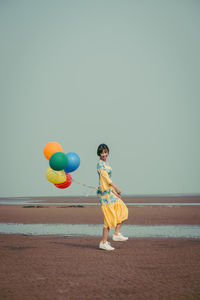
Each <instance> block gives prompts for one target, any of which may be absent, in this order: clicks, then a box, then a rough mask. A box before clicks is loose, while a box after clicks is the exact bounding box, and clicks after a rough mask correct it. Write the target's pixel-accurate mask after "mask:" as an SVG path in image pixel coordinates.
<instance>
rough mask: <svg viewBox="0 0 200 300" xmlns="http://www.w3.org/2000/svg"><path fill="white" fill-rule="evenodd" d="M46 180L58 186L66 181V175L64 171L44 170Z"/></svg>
mask: <svg viewBox="0 0 200 300" xmlns="http://www.w3.org/2000/svg"><path fill="white" fill-rule="evenodd" d="M46 178H47V180H48V181H50V182H52V183H55V184H59V183H63V182H65V181H66V174H65V171H64V170H62V171H54V170H53V169H51V168H48V169H47V170H46Z"/></svg>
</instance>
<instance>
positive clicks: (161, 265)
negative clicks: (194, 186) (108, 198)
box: [0, 198, 200, 300]
mask: <svg viewBox="0 0 200 300" xmlns="http://www.w3.org/2000/svg"><path fill="white" fill-rule="evenodd" d="M51 200H52V201H53V202H55V199H51ZM60 200H61V199H60V198H59V199H58V198H57V200H56V201H59V202H61V201H60ZM134 200H135V199H132V201H134ZM179 200H180V199H179ZM45 201H46V200H45ZM48 201H49V199H48ZM90 201H91V199H90ZM132 201H131V202H132ZM142 201H145V200H144V199H143V200H142ZM147 201H149V200H148V199H147ZM163 201H164V202H165V201H166V202H167V201H168V200H167V199H165V200H163ZM172 201H173V199H169V202H172ZM180 201H182V199H181V200H180ZM70 202H71V200H70ZM136 202H138V199H137V200H136ZM150 202H155V199H154V200H152V199H151V200H150ZM159 202H161V201H160V200H159ZM174 202H177V198H176V199H174ZM186 202H189V201H188V200H187V201H186ZM190 202H199V198H198V199H195V200H194V199H192V200H191V201H190ZM76 205H78V203H76ZM28 206H29V205H23V206H4V205H1V206H0V222H19V223H54V224H55V223H66V224H67V223H68V224H69V223H71V224H102V222H103V219H102V213H101V209H100V207H96V206H84V207H76V206H75V207H65V206H63V207H61V206H58V207H56V206H47V207H46V206H42V203H41V205H40V206H41V207H40V206H39V207H38V208H37V206H34V207H30V208H28ZM126 224H144V225H153V224H155V225H156V224H200V207H192V206H187V207H184V206H180V207H165V206H164V207H161V206H155V207H153V206H148V207H146V206H144V207H130V206H129V219H128V221H127V222H126ZM122 232H123V229H122ZM98 244H99V238H95V237H94V238H92V237H60V236H25V235H3V234H0V266H1V272H0V299H5V300H7V299H8V300H11V299H12V300H32V299H35V300H40V299H42V300H46V299H48V300H49V299H56V300H57V299H58V300H62V299H63V300H66V299H92V300H93V299H152V300H154V299H155V300H156V299H159V300H160V299H167V300H168V299H200V239H191V238H188V239H185V238H183V239H176V238H174V239H159V238H157V239H152V238H146V239H144V238H131V239H129V240H128V241H127V242H113V241H112V245H113V246H114V247H115V248H116V249H115V251H112V252H108V251H103V250H99V249H98Z"/></svg>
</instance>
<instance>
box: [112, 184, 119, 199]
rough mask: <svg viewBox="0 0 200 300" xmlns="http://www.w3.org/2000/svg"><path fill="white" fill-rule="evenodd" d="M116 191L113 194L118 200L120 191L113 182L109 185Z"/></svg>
mask: <svg viewBox="0 0 200 300" xmlns="http://www.w3.org/2000/svg"><path fill="white" fill-rule="evenodd" d="M110 185H111V186H112V187H113V188H114V189H115V191H116V193H114V194H115V195H116V194H117V195H116V196H118V197H119V198H120V197H121V191H120V189H119V188H118V186H116V185H115V184H114V183H113V182H112V183H111V184H110Z"/></svg>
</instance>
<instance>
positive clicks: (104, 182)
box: [97, 162, 112, 192]
mask: <svg viewBox="0 0 200 300" xmlns="http://www.w3.org/2000/svg"><path fill="white" fill-rule="evenodd" d="M97 172H98V173H99V176H100V185H101V189H102V192H104V191H106V190H108V189H110V187H111V183H112V180H111V179H110V178H109V176H108V172H107V171H106V168H105V166H104V164H103V163H102V162H99V163H98V165H97Z"/></svg>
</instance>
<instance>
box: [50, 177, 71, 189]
mask: <svg viewBox="0 0 200 300" xmlns="http://www.w3.org/2000/svg"><path fill="white" fill-rule="evenodd" d="M71 184H72V176H71V175H70V174H68V173H66V181H65V182H63V183H58V184H54V185H55V186H56V187H57V188H59V189H66V188H67V187H68V186H70V185H71Z"/></svg>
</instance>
